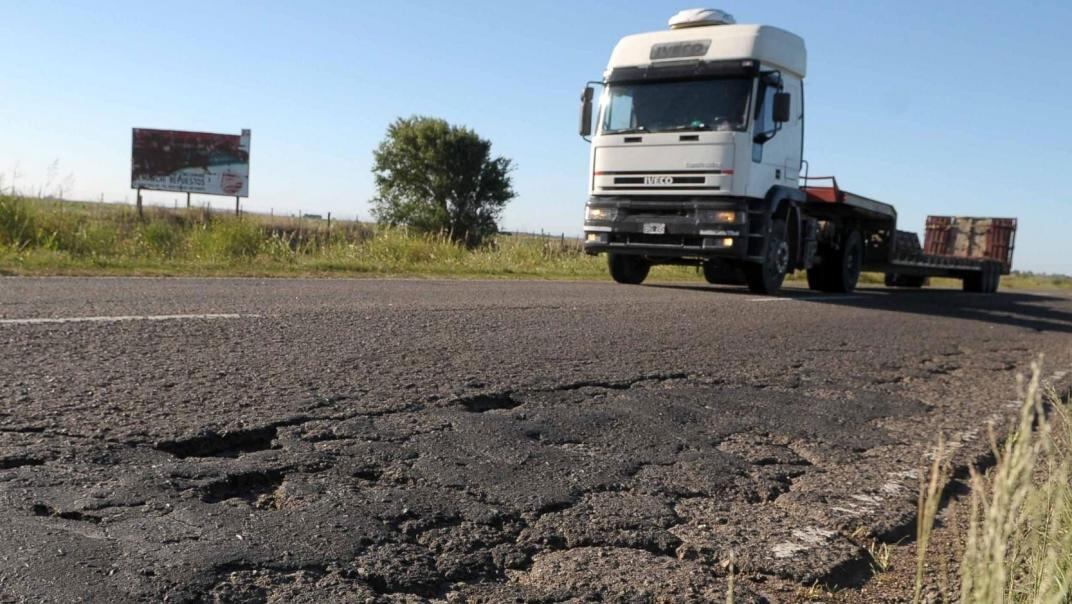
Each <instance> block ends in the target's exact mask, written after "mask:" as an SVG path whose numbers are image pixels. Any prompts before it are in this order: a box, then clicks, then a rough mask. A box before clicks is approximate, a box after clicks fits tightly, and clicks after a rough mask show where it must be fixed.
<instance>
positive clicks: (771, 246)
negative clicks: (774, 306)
mask: <svg viewBox="0 0 1072 604" xmlns="http://www.w3.org/2000/svg"><path fill="white" fill-rule="evenodd" d="M788 270H789V242H788V241H786V238H785V221H784V220H775V221H774V222H772V223H771V232H770V237H769V238H768V239H767V254H766V256H765V257H764V258H763V263H762V264H758V263H752V264H748V265H747V266H745V267H744V277H745V281H746V282H747V283H748V289H750V290H752V291H753V292H755V293H757V294H766V295H768V296H769V295H772V294H776V293H778V290H780V289H781V288H782V282H783V281H785V274H786V272H787V271H788Z"/></svg>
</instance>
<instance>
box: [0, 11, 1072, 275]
mask: <svg viewBox="0 0 1072 604" xmlns="http://www.w3.org/2000/svg"><path fill="white" fill-rule="evenodd" d="M690 6H692V5H686V4H681V3H680V2H664V1H652V0H643V1H642V0H624V1H617V2H614V3H609V2H594V1H588V2H585V1H576V2H565V1H562V2H547V3H539V2H532V1H528V2H515V1H512V0H496V1H494V2H491V1H487V2H481V1H476V0H460V1H455V2H432V1H424V0H420V1H418V0H411V1H407V0H393V1H392V2H314V1H311V2H303V3H300V4H299V3H293V2H278V3H277V2H203V3H202V2H192V1H188V2H184V3H182V4H181V5H179V4H173V3H155V2H144V1H140V2H100V1H97V2H81V1H79V2H75V1H69V2H48V1H40V2H17V1H15V0H11V1H10V2H9V3H8V4H7V9H6V10H4V19H3V21H0V175H3V178H4V183H5V186H8V185H10V184H11V182H12V176H13V175H16V176H17V180H16V186H18V187H20V188H33V187H36V186H38V185H39V184H41V183H43V182H44V181H45V179H46V172H47V169H48V166H49V165H50V164H51V163H52V162H53V161H54V160H57V159H58V160H59V172H60V176H61V177H62V176H65V175H67V174H71V175H72V176H73V178H74V190H73V194H72V195H71V196H75V197H80V198H89V199H97V198H99V197H100V196H101V195H103V196H104V198H105V199H106V200H124V199H127V200H133V197H134V196H133V192H132V191H130V189H129V188H128V187H129V175H130V168H129V165H130V129H131V128H132V127H135V126H137V127H155V128H174V129H183V130H206V131H218V132H233V133H236V134H237V133H238V132H239V130H240V129H242V128H251V129H252V131H253V137H252V150H251V158H252V159H251V162H252V165H251V181H250V191H251V196H250V198H249V200H248V201H247V208H249V209H252V210H258V211H268V210H269V209H274V211H275V212H277V213H280V212H285V213H291V212H296V211H299V210H300V211H305V212H316V213H325V212H328V211H331V212H332V213H333V214H335V215H343V216H345V217H352V216H354V215H355V214H356V215H359V216H360V217H362V218H365V219H367V218H368V217H369V206H368V199H369V198H370V197H372V196H373V185H372V177H371V174H370V172H369V170H370V165H371V156H372V150H373V148H374V147H375V146H376V145H377V143H378V142H379V141H380V139H381V138H382V137H383V134H384V130H385V129H386V126H387V124H388V123H390V122H391V121H392V120H393V119H394V118H396V117H398V116H408V115H412V114H425V115H434V116H439V117H443V118H445V119H447V120H449V121H451V122H454V123H458V124H464V125H467V126H470V127H472V128H474V129H475V130H476V131H477V132H479V133H480V134H481V135H483V136H485V137H487V138H490V139H491V140H492V141H493V143H494V148H493V149H494V152H496V153H498V154H503V155H506V156H508V157H510V158H513V159H514V160H515V162H516V163H517V171H516V173H515V175H514V178H515V188H516V189H517V191H518V193H519V197H518V198H517V199H516V200H515V201H514V202H513V203H512V204H511V206H510V207H509V208H508V209H507V211H506V213H505V215H504V224H503V226H504V227H505V228H508V229H519V230H540V229H543V230H546V231H550V232H556V233H557V232H566V233H568V234H575V233H578V232H579V231H580V223H581V217H582V208H583V203H584V199H585V182H586V178H585V172H586V171H587V168H588V164H587V161H588V160H587V148H586V146H585V144H584V142H583V141H582V140H581V139H580V138H578V137H577V135H576V122H577V98H578V95H579V92H580V89H581V87H582V86H583V84H584V83H585V81H587V80H590V79H598V77H599V76H600V74H601V73H602V70H603V67H604V65H605V63H606V60H607V57H608V56H609V53H610V50H611V48H612V46H613V45H614V43H615V41H616V40H617V39H618V38H619V37H620V36H622V35H625V34H629V33H636V32H641V31H652V30H659V29H664V28H665V26H666V20H667V18H669V17H670V15H672V14H673V13H675V12H676V11H677V10H679V9H681V8H688V7H690ZM712 6H714V7H717V8H722V9H724V10H727V11H729V12H731V13H733V14H734V15H735V16H736V17H737V19H738V21H739V22H742V23H767V24H771V25H777V26H780V27H784V28H786V29H789V30H791V31H793V32H795V33H798V34H800V35H801V36H803V37H804V38H805V40H806V42H807V45H808V51H809V74H808V80H807V84H806V86H807V89H806V97H807V105H806V108H807V111H808V116H807V120H808V122H807V124H808V126H807V133H806V142H805V157H806V158H807V159H808V160H809V162H810V164H811V173H812V174H813V175H816V174H835V175H837V177H838V180H839V182H840V183H841V184H842V186H843V187H844V188H846V189H849V190H852V191H854V192H857V193H860V194H862V195H867V196H869V197H874V198H877V199H881V200H883V201H887V202H890V203H893V204H895V205H896V206H897V208H898V209H899V211H900V215H901V227H902V228H907V229H909V230H921V229H922V225H923V220H924V217H925V216H926V215H927V214H929V213H934V214H970V215H993V216H1016V217H1018V218H1020V221H1021V226H1020V235H1019V238H1018V246H1017V257H1016V264H1017V266H1018V268H1021V269H1027V270H1036V271H1048V272H1064V273H1072V244H1070V243H1069V239H1070V238H1069V236H1068V234H1067V231H1068V228H1069V226H1072V220H1070V218H1069V216H1070V211H1072V193H1069V191H1070V188H1069V186H1068V185H1067V184H1066V183H1065V182H1064V177H1065V176H1066V174H1067V172H1066V171H1067V170H1070V169H1072V117H1070V116H1072V113H1070V109H1069V105H1070V101H1069V100H1068V99H1070V98H1072V78H1070V77H1069V74H1070V73H1072V41H1070V36H1069V34H1068V31H1067V27H1068V24H1069V23H1072V2H1067V1H1061V2H1059V1H1052V2H1034V3H1027V2H1023V3H1014V2H1007V1H1005V2H996V1H983V2H969V1H967V0H963V1H957V2H945V3H937V2H935V3H932V2H922V1H920V2H916V1H901V2H882V3H878V2H847V1H846V2H830V1H827V2H800V1H799V0H792V1H772V2H755V1H753V2H740V1H733V2H730V1H726V2H724V3H722V4H714V5H712ZM16 166H17V174H16ZM148 197H149V199H150V200H151V201H153V202H156V203H167V204H170V203H171V202H172V201H173V200H174V199H176V198H178V197H179V196H178V195H174V194H167V193H160V194H151V195H148ZM200 201H202V202H204V201H213V202H214V204H216V205H226V204H227V203H229V202H228V201H227V200H226V199H224V198H211V197H205V198H201V199H200Z"/></svg>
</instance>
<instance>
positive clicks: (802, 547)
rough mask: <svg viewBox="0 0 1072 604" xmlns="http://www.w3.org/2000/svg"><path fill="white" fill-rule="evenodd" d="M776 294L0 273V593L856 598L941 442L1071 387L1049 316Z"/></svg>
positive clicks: (928, 295)
mask: <svg viewBox="0 0 1072 604" xmlns="http://www.w3.org/2000/svg"><path fill="white" fill-rule="evenodd" d="M786 298H787V299H783V300H771V299H767V298H756V297H755V296H754V295H752V294H748V293H747V292H744V291H743V290H738V289H732V288H717V287H706V286H699V285H656V286H650V287H627V286H616V285H611V284H605V283H554V282H500V281H476V282H472V281H468V282H466V281H421V280H412V281H407V280H302V279H293V280H258V279H233V280H232V279H203V280H199V279H106V278H105V279H80V278H5V279H0V602H7V601H11V602H71V601H111V602H124V601H130V602H136V601H154V602H156V601H167V602H201V601H209V602H213V601H215V602H264V601H276V602H365V601H372V602H423V601H458V602H467V601H473V602H510V601H516V602H559V601H567V600H581V601H584V600H593V599H602V600H604V601H626V602H647V601H666V602H690V601H692V602H705V601H711V600H724V598H725V593H726V589H727V584H728V580H729V577H730V574H731V573H732V574H733V575H734V583H735V591H736V594H737V601H745V602H748V601H756V602H760V601H770V602H777V601H791V600H792V597H791V594H792V593H793V592H792V588H793V586H799V585H811V584H813V583H815V582H819V583H821V584H824V585H829V586H834V585H837V586H850V587H851V586H853V585H859V584H860V583H862V582H864V581H867V579H868V577H869V573H870V563H869V558H868V555H867V553H866V549H865V548H866V546H867V545H868V544H870V543H871V541H872V539H879V540H886V541H890V542H893V541H896V540H899V539H901V538H904V537H906V536H909V535H911V534H912V531H913V530H914V527H913V520H914V517H915V506H916V493H917V489H918V479H919V472H920V471H921V468H922V467H923V466H924V464H925V463H926V459H925V456H926V454H927V453H928V452H929V451H930V450H931V449H932V448H933V447H934V445H935V444H936V442H937V439H938V437H939V434H941V435H942V436H943V437H944V438H945V440H946V442H947V443H949V445H950V447H951V448H952V449H953V451H954V452H955V455H956V462H957V463H958V464H959V465H961V466H964V465H967V464H970V463H975V462H978V461H979V460H982V459H983V458H984V456H985V454H986V451H987V449H988V447H987V444H986V442H985V441H986V438H985V434H986V428H987V424H988V422H995V423H997V424H998V425H999V426H1000V425H1001V423H1002V422H1003V421H1004V420H1005V419H1006V418H1007V417H1008V416H1009V415H1010V414H1011V413H1012V412H1013V411H1014V410H1013V409H1012V408H1010V402H1012V401H1014V400H1015V398H1016V380H1015V376H1016V375H1017V374H1018V373H1024V372H1026V371H1028V370H1029V368H1030V364H1031V362H1032V361H1034V360H1035V359H1036V358H1037V357H1038V355H1039V354H1045V355H1046V369H1047V375H1051V377H1053V378H1054V381H1055V383H1056V384H1058V385H1061V384H1064V382H1065V381H1067V380H1065V378H1064V376H1065V375H1067V373H1064V372H1062V371H1061V370H1064V369H1066V368H1068V367H1069V365H1070V362H1072V346H1070V342H1072V340H1070V338H1069V334H1070V333H1072V300H1069V299H1067V298H1064V297H1060V296H1054V295H1047V294H1033V293H1024V292H1005V293H1002V294H1000V295H997V296H986V295H978V294H965V293H961V292H958V291H896V290H885V289H873V290H862V291H860V292H859V293H858V295H855V296H849V297H844V296H840V297H823V296H815V295H813V294H811V293H809V292H806V291H804V290H799V291H793V290H790V291H789V292H788V293H787V295H786ZM800 298H806V299H800ZM143 316H158V317H159V316H167V318H166V319H161V320H140V319H137V318H136V317H143ZM78 317H94V318H95V319H94V320H93V321H82V322H63V321H57V322H49V323H34V322H27V321H23V320H25V319H39V318H51V319H70V318H78ZM109 317H124V320H122V321H113V320H109V319H108V318H109ZM131 317H135V318H131ZM102 318H103V320H102ZM1054 374H1055V375H1054ZM731 560H732V562H731Z"/></svg>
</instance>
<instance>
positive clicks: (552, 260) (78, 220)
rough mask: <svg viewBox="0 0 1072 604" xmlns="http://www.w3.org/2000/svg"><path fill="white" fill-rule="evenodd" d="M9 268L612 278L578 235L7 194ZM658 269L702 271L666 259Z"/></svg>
mask: <svg viewBox="0 0 1072 604" xmlns="http://www.w3.org/2000/svg"><path fill="white" fill-rule="evenodd" d="M0 273H6V274H24V275H26V274H30V275H41V274H74V275H95V274H114V275H240V276H272V275H351V276H352V275H371V276H381V275H416V276H443V277H449V276H461V277H501V278H509V277H530V278H546V279H606V278H607V269H606V260H605V259H604V258H598V257H592V256H587V255H585V254H584V253H583V252H582V250H581V246H580V242H579V241H577V240H574V239H559V238H545V237H530V236H516V235H500V236H498V237H496V238H495V239H494V240H493V241H492V242H491V243H490V244H488V245H486V246H483V247H481V248H478V249H466V248H465V247H464V246H461V245H458V244H456V243H454V242H452V241H450V240H449V239H448V238H447V237H445V236H442V235H437V234H421V233H414V232H407V231H406V230H402V229H389V228H380V227H377V226H375V225H368V224H363V223H356V222H340V221H334V222H333V223H332V225H331V228H330V229H329V228H328V225H327V222H326V221H323V220H310V219H302V220H300V221H299V220H297V219H292V218H272V217H268V216H263V215H250V214H247V215H244V216H242V217H241V218H237V217H234V216H231V215H228V214H222V213H212V212H208V211H205V210H203V209H194V210H169V209H163V208H146V211H145V217H144V220H142V219H139V218H138V216H137V213H136V211H135V209H134V208H131V207H130V206H125V205H113V204H92V203H89V204H87V203H78V202H58V201H48V200H27V199H17V198H13V197H0ZM652 278H654V279H668V280H680V279H698V278H699V277H698V276H697V272H696V270H695V269H691V268H687V267H657V268H656V269H655V270H654V271H653V273H652Z"/></svg>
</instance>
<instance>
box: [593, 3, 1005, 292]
mask: <svg viewBox="0 0 1072 604" xmlns="http://www.w3.org/2000/svg"><path fill="white" fill-rule="evenodd" d="M669 25H670V28H669V29H668V30H664V31H657V32H652V33H643V34H636V35H630V36H626V37H624V38H622V39H621V40H620V41H619V42H618V44H617V45H616V46H615V47H614V50H613V52H612V53H611V56H610V61H609V63H608V65H607V68H606V70H605V71H604V73H603V78H602V80H601V81H598V82H589V83H588V84H587V85H586V86H585V88H584V90H583V92H582V94H581V111H580V113H581V116H580V122H581V123H580V134H581V136H582V137H584V138H585V140H587V141H588V142H589V143H590V145H591V150H590V162H589V166H590V170H589V180H588V201H587V203H586V205H585V221H584V250H585V252H586V253H588V254H591V255H596V254H603V253H605V254H606V255H607V264H608V268H609V271H610V275H611V277H612V278H613V279H614V280H615V281H617V282H619V283H625V284H639V283H642V282H643V281H644V280H645V279H646V278H647V276H648V274H649V270H650V268H651V267H652V266H654V265H659V264H682V265H692V266H699V267H702V271H703V275H704V277H705V279H706V280H707V281H708V282H709V283H713V284H735V285H747V286H748V287H749V289H750V290H752V291H753V292H757V293H761V294H767V295H771V294H776V293H777V292H779V290H780V289H781V287H782V285H783V282H784V280H785V278H786V276H787V275H788V274H790V273H792V272H794V271H797V270H803V271H805V272H806V274H807V283H808V287H809V288H811V289H814V290H818V291H822V292H841V293H847V292H852V291H853V290H854V289H855V288H856V285H857V282H858V281H859V277H860V273H861V272H862V271H872V272H879V273H884V274H885V277H886V278H885V283H886V285H888V286H891V287H922V286H923V285H924V284H925V283H926V282H927V280H928V279H929V278H930V277H952V278H954V279H960V280H961V281H962V282H963V289H964V290H966V291H970V292H978V293H993V292H995V291H997V289H998V285H999V282H1000V279H1001V276H1002V275H1007V274H1008V273H1009V271H1010V270H1011V268H1012V255H1013V249H1014V240H1015V233H1016V220H1015V219H1011V218H965V217H950V216H944V217H943V216H932V217H930V218H928V227H927V233H926V240H925V243H924V245H921V244H920V241H919V237H918V236H917V235H915V234H913V233H909V232H905V231H899V230H898V228H897V226H898V225H897V211H896V209H895V208H894V207H893V206H892V205H890V204H888V203H884V202H881V201H878V200H875V199H871V198H868V197H864V196H862V195H857V194H855V193H851V192H849V191H846V190H844V189H842V188H841V187H840V186H839V184H838V182H837V179H836V178H835V177H812V176H809V174H808V168H807V162H806V161H805V160H804V131H805V128H804V126H805V112H804V108H805V102H804V78H805V75H806V71H807V51H806V49H805V45H804V40H803V39H802V38H800V37H799V36H797V35H795V34H792V33H790V32H788V31H785V30H783V29H779V28H777V27H772V26H768V25H745V24H737V23H736V21H735V20H734V18H733V17H732V16H731V15H729V14H728V13H726V12H724V11H720V10H715V9H689V10H685V11H681V12H679V13H677V14H676V15H674V16H673V17H672V18H671V19H670V23H669ZM597 86H599V87H601V88H602V91H601V93H600V95H599V101H598V104H596V102H595V100H596V87H597Z"/></svg>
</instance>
